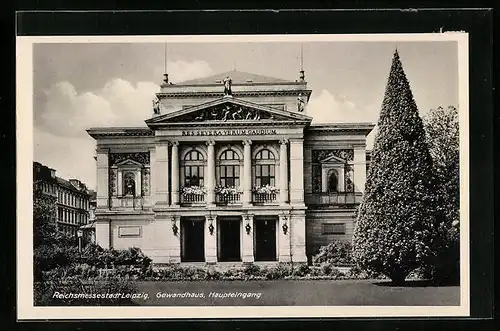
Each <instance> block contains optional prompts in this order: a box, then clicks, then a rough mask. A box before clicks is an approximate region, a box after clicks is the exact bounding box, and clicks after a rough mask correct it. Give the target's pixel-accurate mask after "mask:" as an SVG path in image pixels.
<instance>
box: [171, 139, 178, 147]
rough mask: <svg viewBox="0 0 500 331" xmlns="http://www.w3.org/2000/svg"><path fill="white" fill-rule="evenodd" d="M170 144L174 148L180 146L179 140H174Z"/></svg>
mask: <svg viewBox="0 0 500 331" xmlns="http://www.w3.org/2000/svg"><path fill="white" fill-rule="evenodd" d="M169 143H170V144H171V145H172V147H174V146H175V147H178V146H179V142H178V141H177V140H172V141H170V142H169Z"/></svg>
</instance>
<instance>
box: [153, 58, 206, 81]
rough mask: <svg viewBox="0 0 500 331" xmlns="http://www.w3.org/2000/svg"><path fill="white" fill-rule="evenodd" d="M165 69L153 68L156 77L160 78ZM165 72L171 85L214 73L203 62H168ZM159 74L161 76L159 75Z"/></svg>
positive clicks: (160, 67) (161, 67)
mask: <svg viewBox="0 0 500 331" xmlns="http://www.w3.org/2000/svg"><path fill="white" fill-rule="evenodd" d="M164 71H165V68H164V67H163V66H158V67H155V72H156V73H157V76H158V77H159V76H161V75H162V74H163V72H164ZM167 71H168V76H169V78H170V81H171V82H172V83H174V84H175V83H180V82H183V81H186V80H191V79H196V78H202V77H207V76H210V75H212V74H213V73H214V72H213V70H212V68H211V67H210V65H209V64H208V63H207V62H205V61H191V62H187V61H182V60H178V61H168V62H167ZM160 73H161V74H160Z"/></svg>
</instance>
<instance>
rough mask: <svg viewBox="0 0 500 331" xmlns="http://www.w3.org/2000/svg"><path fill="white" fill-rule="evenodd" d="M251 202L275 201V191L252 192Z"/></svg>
mask: <svg viewBox="0 0 500 331" xmlns="http://www.w3.org/2000/svg"><path fill="white" fill-rule="evenodd" d="M252 202H253V203H256V204H265V203H273V202H276V193H257V192H253V193H252Z"/></svg>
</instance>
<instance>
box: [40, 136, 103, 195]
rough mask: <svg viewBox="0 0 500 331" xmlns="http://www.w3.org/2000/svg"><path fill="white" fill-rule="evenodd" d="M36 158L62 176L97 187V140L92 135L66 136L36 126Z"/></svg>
mask: <svg viewBox="0 0 500 331" xmlns="http://www.w3.org/2000/svg"><path fill="white" fill-rule="evenodd" d="M33 138H34V146H33V147H34V160H36V161H38V162H41V163H42V164H44V165H46V166H49V167H51V168H53V169H56V175H57V176H59V177H62V178H66V179H69V178H77V179H79V180H81V181H83V182H84V183H85V184H87V185H88V187H89V188H92V189H95V183H96V163H95V160H94V154H95V153H94V151H95V141H94V139H92V137H90V136H87V137H65V138H62V137H61V136H57V135H54V134H52V133H49V132H45V131H42V130H40V129H37V128H35V130H34V132H33Z"/></svg>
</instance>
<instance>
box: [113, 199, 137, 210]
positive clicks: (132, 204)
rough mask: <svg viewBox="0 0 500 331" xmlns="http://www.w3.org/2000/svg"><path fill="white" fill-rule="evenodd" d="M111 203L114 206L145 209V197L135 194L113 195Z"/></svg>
mask: <svg viewBox="0 0 500 331" xmlns="http://www.w3.org/2000/svg"><path fill="white" fill-rule="evenodd" d="M110 204H111V206H110V207H112V208H119V209H121V208H124V209H144V198H143V197H133V196H123V197H113V198H112V199H111V201H110Z"/></svg>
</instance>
